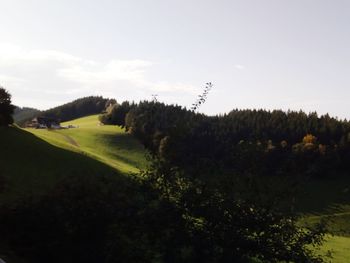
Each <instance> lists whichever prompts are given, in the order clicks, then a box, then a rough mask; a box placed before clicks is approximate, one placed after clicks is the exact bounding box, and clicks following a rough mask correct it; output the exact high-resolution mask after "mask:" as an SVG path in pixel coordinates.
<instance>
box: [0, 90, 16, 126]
mask: <svg viewBox="0 0 350 263" xmlns="http://www.w3.org/2000/svg"><path fill="white" fill-rule="evenodd" d="M14 109H15V107H14V106H13V105H12V104H11V95H10V93H8V92H7V91H6V90H5V89H4V88H2V87H1V86H0V126H7V125H9V124H12V123H13V118H12V113H13V111H14Z"/></svg>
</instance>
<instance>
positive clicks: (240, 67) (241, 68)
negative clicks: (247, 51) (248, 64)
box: [235, 64, 245, 70]
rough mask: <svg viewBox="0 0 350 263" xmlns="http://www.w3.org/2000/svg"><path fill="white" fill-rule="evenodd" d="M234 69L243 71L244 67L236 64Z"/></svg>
mask: <svg viewBox="0 0 350 263" xmlns="http://www.w3.org/2000/svg"><path fill="white" fill-rule="evenodd" d="M235 68H236V69H239V70H243V69H245V66H243V65H241V64H236V65H235Z"/></svg>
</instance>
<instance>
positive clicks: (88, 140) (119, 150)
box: [27, 115, 146, 173]
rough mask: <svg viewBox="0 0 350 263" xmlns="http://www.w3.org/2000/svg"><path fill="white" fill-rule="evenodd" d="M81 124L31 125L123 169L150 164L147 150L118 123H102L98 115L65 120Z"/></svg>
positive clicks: (37, 132)
mask: <svg viewBox="0 0 350 263" xmlns="http://www.w3.org/2000/svg"><path fill="white" fill-rule="evenodd" d="M62 125H63V126H67V125H74V126H76V127H77V128H71V129H62V130H46V129H27V131H28V132H30V133H32V134H33V135H35V136H37V137H38V138H40V139H43V140H44V141H46V142H48V143H50V144H52V145H55V146H58V147H60V148H63V149H66V150H70V151H74V152H78V153H81V154H84V155H87V156H89V157H91V158H93V159H96V160H99V161H101V162H103V163H105V164H107V165H109V166H111V167H113V168H115V169H117V170H119V171H121V172H122V173H130V172H131V173H135V172H138V171H139V169H143V168H145V166H146V160H145V154H146V152H145V150H144V149H143V146H142V145H140V143H139V142H138V141H137V140H136V139H134V138H133V137H131V136H130V135H129V134H127V133H125V132H124V131H123V129H121V128H120V127H118V126H109V125H108V126H107V125H106V126H104V125H102V126H101V125H99V121H98V115H92V116H88V117H83V118H80V119H76V120H72V121H69V122H65V123H62Z"/></svg>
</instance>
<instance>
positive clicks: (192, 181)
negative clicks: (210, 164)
mask: <svg viewBox="0 0 350 263" xmlns="http://www.w3.org/2000/svg"><path fill="white" fill-rule="evenodd" d="M196 171H198V170H195V171H192V172H191V173H188V172H185V171H184V170H183V169H181V168H175V167H173V166H172V165H170V164H169V163H167V162H164V161H159V162H154V163H153V166H152V169H150V170H148V171H147V172H145V173H144V174H143V177H144V182H145V183H146V184H149V185H150V186H151V187H153V189H155V191H157V192H158V193H159V195H160V197H161V198H162V200H167V201H168V202H170V203H173V204H174V208H175V209H176V210H177V211H178V212H179V213H181V214H182V217H183V218H184V219H185V222H186V224H185V227H186V228H185V230H186V239H187V240H188V241H189V244H187V245H186V251H187V253H186V258H184V259H183V261H180V260H179V261H176V262H253V259H258V260H260V261H261V262H323V260H322V258H321V257H320V256H318V255H315V254H314V252H313V249H312V247H314V246H316V247H318V246H319V245H321V244H322V240H323V236H324V229H323V226H322V224H321V225H317V226H316V225H314V226H313V227H302V226H299V225H298V223H297V222H298V217H297V216H295V215H294V214H293V213H290V212H289V213H286V211H283V210H280V209H279V207H281V206H279V205H277V204H276V201H283V200H280V199H279V197H278V196H277V195H276V194H274V192H275V191H276V188H272V187H268V186H269V185H270V186H271V184H270V182H265V184H264V183H263V182H262V181H260V180H259V181H258V182H257V181H255V179H256V178H255V177H249V179H248V178H247V177H246V175H244V176H239V175H232V174H217V173H215V174H211V176H212V177H208V175H207V174H202V173H199V174H198V173H197V174H195V172H196ZM213 177H215V179H213ZM247 179H248V180H247ZM281 186H282V185H280V187H281ZM286 187H287V186H286V185H284V188H283V190H286V189H287V188H286ZM258 188H259V189H260V190H262V189H264V188H265V189H264V191H258ZM271 198H272V199H274V203H272V202H271ZM284 204H285V202H284ZM184 245H185V244H184Z"/></svg>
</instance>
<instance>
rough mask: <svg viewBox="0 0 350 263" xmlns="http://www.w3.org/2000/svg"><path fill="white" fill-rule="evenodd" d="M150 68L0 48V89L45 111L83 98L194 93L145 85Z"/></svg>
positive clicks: (183, 87)
mask: <svg viewBox="0 0 350 263" xmlns="http://www.w3.org/2000/svg"><path fill="white" fill-rule="evenodd" d="M152 67H154V63H152V62H151V61H147V60H141V59H134V60H118V59H112V60H110V61H107V62H101V61H94V60H90V59H86V58H81V57H77V56H74V55H71V54H68V53H65V52H61V51H56V50H25V49H23V48H21V47H20V46H16V45H11V44H1V43H0V72H1V75H0V85H3V86H5V87H6V88H7V89H9V90H10V92H11V93H12V94H13V99H14V101H15V103H17V104H20V105H21V106H33V107H39V108H47V107H52V106H55V105H53V103H57V102H59V103H63V102H66V101H69V100H72V99H76V98H77V97H81V96H88V95H103V96H112V97H117V99H118V98H120V97H122V98H128V99H136V100H137V99H141V98H142V97H144V96H148V95H149V94H152V93H154V92H157V93H168V95H169V94H176V93H180V92H181V93H182V95H183V93H187V94H194V93H198V88H196V87H195V86H193V85H190V84H186V83H170V82H167V81H152V80H150V79H149V78H148V77H147V72H148V70H150V69H151V68H152Z"/></svg>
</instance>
